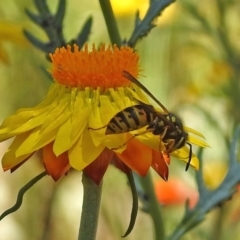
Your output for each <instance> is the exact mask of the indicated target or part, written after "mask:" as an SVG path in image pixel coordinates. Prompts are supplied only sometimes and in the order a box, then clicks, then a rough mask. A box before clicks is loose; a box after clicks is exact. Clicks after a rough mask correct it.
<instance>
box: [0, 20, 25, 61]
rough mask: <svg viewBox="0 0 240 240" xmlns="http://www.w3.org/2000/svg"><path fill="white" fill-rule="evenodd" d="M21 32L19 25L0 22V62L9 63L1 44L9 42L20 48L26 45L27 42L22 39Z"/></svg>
mask: <svg viewBox="0 0 240 240" xmlns="http://www.w3.org/2000/svg"><path fill="white" fill-rule="evenodd" d="M22 30H23V29H22V26H21V25H20V24H17V23H12V22H8V21H0V62H1V61H2V62H4V63H9V58H8V54H7V52H6V50H5V49H4V46H3V42H5V41H6V42H11V43H14V44H17V45H21V46H26V45H27V40H26V39H25V38H24V35H23V32H22Z"/></svg>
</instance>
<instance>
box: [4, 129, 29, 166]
mask: <svg viewBox="0 0 240 240" xmlns="http://www.w3.org/2000/svg"><path fill="white" fill-rule="evenodd" d="M28 135H29V133H23V134H21V135H19V136H17V137H15V139H14V140H13V142H12V144H11V145H10V147H9V148H8V150H7V152H6V153H5V154H4V156H3V158H2V166H3V169H4V170H8V169H10V168H12V167H14V166H16V165H17V164H19V163H21V162H22V161H23V160H25V159H26V158H28V157H29V156H30V155H31V154H32V152H30V153H28V154H25V155H21V156H19V157H17V156H16V154H15V153H16V150H17V149H18V147H19V146H20V145H21V144H22V142H23V141H24V140H25V139H26V138H27V137H28Z"/></svg>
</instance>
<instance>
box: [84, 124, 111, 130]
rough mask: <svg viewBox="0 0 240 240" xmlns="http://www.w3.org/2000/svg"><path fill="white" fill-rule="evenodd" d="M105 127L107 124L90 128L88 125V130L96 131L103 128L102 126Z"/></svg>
mask: <svg viewBox="0 0 240 240" xmlns="http://www.w3.org/2000/svg"><path fill="white" fill-rule="evenodd" d="M105 127H107V125H104V126H103V127H100V128H91V127H89V128H88V130H94V131H96V130H100V129H103V128H105Z"/></svg>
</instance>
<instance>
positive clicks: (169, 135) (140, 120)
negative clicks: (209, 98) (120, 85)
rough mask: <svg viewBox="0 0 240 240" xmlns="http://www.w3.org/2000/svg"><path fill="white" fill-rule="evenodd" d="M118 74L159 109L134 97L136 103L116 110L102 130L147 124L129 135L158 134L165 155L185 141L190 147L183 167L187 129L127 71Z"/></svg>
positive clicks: (115, 130) (108, 131)
mask: <svg viewBox="0 0 240 240" xmlns="http://www.w3.org/2000/svg"><path fill="white" fill-rule="evenodd" d="M122 75H123V77H125V78H127V79H128V80H129V81H131V82H132V83H134V84H135V85H137V86H138V87H139V88H141V89H142V90H143V91H144V92H145V93H146V94H147V95H148V96H149V97H151V98H152V99H153V101H155V102H156V103H157V104H158V105H159V106H160V107H161V109H162V110H163V111H161V112H160V111H157V110H156V109H155V108H154V107H153V106H152V105H149V104H146V103H144V102H142V101H140V100H138V99H136V101H137V102H138V104H136V105H133V106H131V107H127V108H125V109H123V110H122V111H120V112H118V113H117V114H116V115H115V116H114V117H113V118H112V119H111V120H110V121H109V123H108V124H107V126H104V127H106V132H105V134H106V135H109V134H119V133H126V132H130V131H133V130H137V129H140V128H143V127H146V126H147V128H146V130H145V131H143V132H141V133H138V134H135V135H133V136H132V138H133V137H136V136H139V135H142V134H144V133H146V132H151V133H152V134H153V135H159V136H160V140H161V142H162V143H163V144H164V146H165V150H164V151H165V152H164V154H167V156H169V154H170V153H171V152H173V151H175V150H177V149H180V148H182V147H183V146H184V145H185V144H188V145H189V147H190V149H189V158H188V163H187V165H186V171H187V170H188V168H189V166H190V162H191V158H192V145H191V144H190V143H188V142H187V139H188V133H187V132H185V131H184V128H183V124H182V121H181V119H180V118H179V117H178V116H176V115H175V114H173V113H171V112H169V111H168V110H167V108H166V107H165V106H164V105H163V104H162V103H161V102H160V101H158V100H157V98H156V97H154V95H153V94H152V93H151V92H150V91H149V90H148V89H147V88H146V87H145V86H144V85H142V84H141V83H140V82H139V81H138V80H137V79H136V78H135V77H133V76H132V75H131V74H130V73H129V72H127V71H123V73H122ZM102 128H103V127H102ZM132 138H131V139H132ZM131 139H130V140H131Z"/></svg>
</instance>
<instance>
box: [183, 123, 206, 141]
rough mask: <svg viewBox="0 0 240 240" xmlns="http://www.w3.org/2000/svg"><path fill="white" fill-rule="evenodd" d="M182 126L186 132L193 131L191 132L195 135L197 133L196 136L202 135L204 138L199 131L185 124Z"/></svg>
mask: <svg viewBox="0 0 240 240" xmlns="http://www.w3.org/2000/svg"><path fill="white" fill-rule="evenodd" d="M183 128H184V130H185V131H186V132H190V133H193V134H195V135H197V136H199V137H202V138H204V139H205V137H204V136H203V135H202V134H201V133H200V132H198V131H196V130H194V129H192V128H190V127H186V126H184V127H183Z"/></svg>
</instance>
